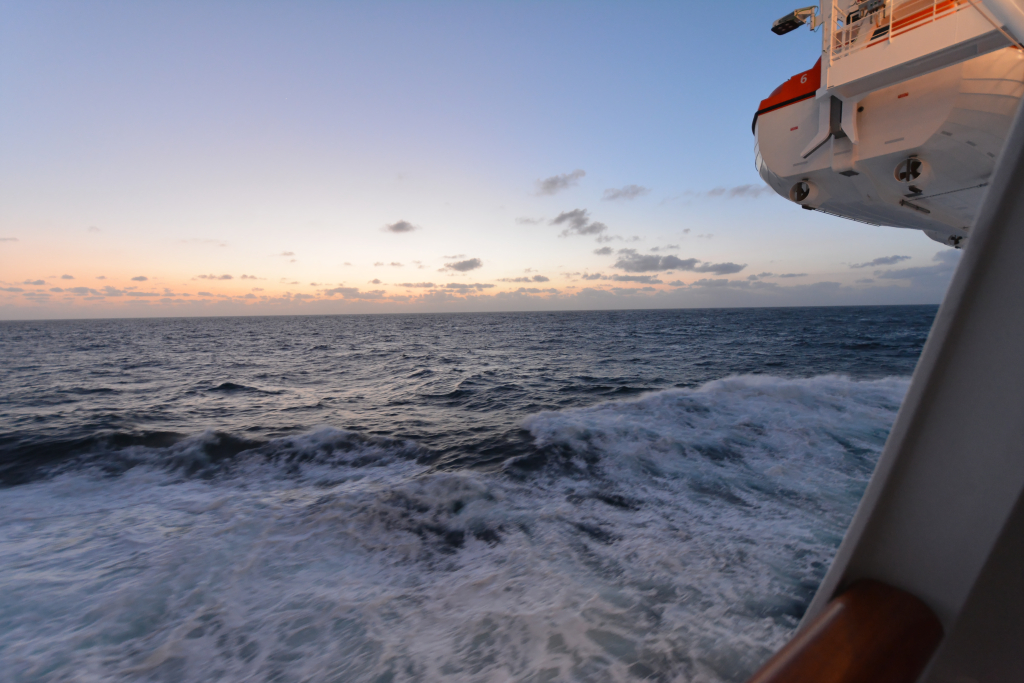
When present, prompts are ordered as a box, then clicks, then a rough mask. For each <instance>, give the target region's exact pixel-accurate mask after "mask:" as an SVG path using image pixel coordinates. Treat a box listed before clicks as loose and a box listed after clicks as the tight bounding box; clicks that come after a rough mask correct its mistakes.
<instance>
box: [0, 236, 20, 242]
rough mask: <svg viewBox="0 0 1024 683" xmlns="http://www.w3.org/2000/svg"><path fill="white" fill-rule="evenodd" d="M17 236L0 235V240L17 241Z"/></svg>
mask: <svg viewBox="0 0 1024 683" xmlns="http://www.w3.org/2000/svg"><path fill="white" fill-rule="evenodd" d="M17 241H18V238H17V237H0V242H17Z"/></svg>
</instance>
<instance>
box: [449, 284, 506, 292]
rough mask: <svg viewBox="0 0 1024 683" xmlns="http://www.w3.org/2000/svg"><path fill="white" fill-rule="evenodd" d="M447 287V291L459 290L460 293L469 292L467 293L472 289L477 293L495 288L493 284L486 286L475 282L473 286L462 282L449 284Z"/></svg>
mask: <svg viewBox="0 0 1024 683" xmlns="http://www.w3.org/2000/svg"><path fill="white" fill-rule="evenodd" d="M445 287H446V288H447V289H455V290H458V291H460V292H467V291H469V290H471V289H475V290H476V291H478V292H479V291H480V290H482V289H490V288H491V287H494V285H492V284H485V283H482V282H474V283H473V284H464V283H461V282H449V283H448V284H447V285H445Z"/></svg>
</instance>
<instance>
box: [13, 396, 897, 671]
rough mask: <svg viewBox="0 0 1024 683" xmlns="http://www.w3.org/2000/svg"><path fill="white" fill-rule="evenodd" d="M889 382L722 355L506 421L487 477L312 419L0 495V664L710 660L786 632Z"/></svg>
mask: <svg viewBox="0 0 1024 683" xmlns="http://www.w3.org/2000/svg"><path fill="white" fill-rule="evenodd" d="M906 386H907V381H906V380H905V379H883V380H875V381H854V380H851V379H848V378H845V377H841V376H821V377H815V378H810V379H782V378H776V377H765V376H740V377H733V378H729V379H724V380H720V381H715V382H710V383H707V384H705V385H703V386H701V387H699V388H696V389H673V390H667V391H660V392H654V393H649V394H645V395H642V396H640V397H638V398H635V399H632V400H625V401H614V402H606V403H601V404H598V405H594V406H591V407H588V408H578V409H569V410H563V411H547V412H541V413H537V414H535V415H532V416H530V417H528V418H526V419H525V420H524V421H523V427H524V428H525V429H526V430H527V431H528V433H529V437H530V439H532V443H533V446H532V447H531V449H530V451H529V452H528V453H526V454H521V455H517V456H516V457H514V458H511V459H509V460H507V461H506V462H505V464H504V466H503V468H501V469H500V470H497V471H479V470H477V471H475V470H462V471H444V470H443V469H441V468H439V466H438V464H437V463H436V462H435V461H434V455H433V454H432V453H431V452H430V451H429V449H427V448H424V447H423V446H421V445H419V444H417V443H415V442H413V441H409V440H401V439H392V438H388V437H381V436H376V437H375V436H366V435H361V434H357V433H353V432H350V431H343V430H338V429H332V428H327V427H324V428H320V429H317V430H314V431H311V432H306V433H304V434H301V435H298V436H293V437H288V438H280V439H274V440H271V441H268V442H262V443H256V442H250V441H247V440H246V439H245V438H243V437H241V436H238V435H227V434H219V433H216V432H206V433H203V434H199V435H196V436H193V437H189V438H186V439H178V440H174V442H173V443H165V444H158V443H150V444H139V443H134V444H128V445H124V446H121V447H119V446H116V445H110V444H109V443H108V444H107V445H105V446H103V447H102V448H100V447H98V446H97V447H95V448H93V449H92V450H90V451H89V452H87V453H84V454H82V455H81V457H79V458H77V459H76V460H74V461H73V462H71V463H68V462H64V463H62V464H61V469H60V470H57V471H55V472H53V473H52V474H51V476H49V477H48V478H44V479H39V480H36V481H34V482H31V483H27V484H24V485H21V486H15V487H11V488H7V489H3V490H0V590H2V591H3V594H4V599H3V600H2V601H0V633H2V634H3V638H0V669H2V670H3V671H4V672H5V677H6V679H7V680H11V681H36V680H48V681H49V680H52V681H64V680H68V681H70V680H76V681H81V680H95V681H119V680H147V681H148V680H152V681H179V680H180V681H192V680H224V681H241V680H268V681H269V680H275V681H293V680H294V681H375V682H381V683H383V682H385V681H394V682H398V681H495V682H497V681H508V680H515V681H537V682H539V681H563V680H565V681H568V680H574V681H628V680H662V681H734V680H742V679H744V678H745V677H746V676H747V675H748V674H749V673H750V672H751V671H752V670H753V669H754V668H755V667H756V666H757V665H758V664H759V663H760V661H762V660H763V659H764V658H765V657H766V656H767V655H768V654H769V653H770V652H771V651H772V650H773V649H774V648H776V647H778V646H779V645H780V644H781V643H782V642H783V641H784V640H785V638H786V637H787V636H788V635H789V633H790V632H791V630H792V629H793V627H794V626H795V625H796V623H797V621H798V619H799V617H800V615H801V614H802V612H803V610H804V609H805V607H806V604H807V602H808V600H809V597H810V595H811V593H812V592H813V590H814V588H815V586H816V585H817V583H818V581H820V578H821V576H822V575H823V573H824V569H825V566H826V564H827V563H828V561H829V560H830V558H831V556H832V554H833V553H834V551H835V547H836V546H837V544H838V541H839V539H840V537H841V534H842V533H843V530H844V529H845V527H846V525H847V523H848V521H849V518H850V516H851V515H852V513H853V510H854V507H855V505H856V502H857V500H858V499H859V497H860V495H861V492H862V491H863V487H864V485H865V484H866V481H867V478H868V477H869V475H870V471H871V469H872V467H873V465H874V462H875V459H876V457H877V454H878V452H879V450H880V449H881V446H882V444H883V442H884V439H885V436H886V434H887V432H888V429H889V427H890V425H891V423H892V420H893V418H894V417H895V411H896V410H897V408H898V405H899V402H900V400H901V399H902V396H903V394H904V392H905V391H906Z"/></svg>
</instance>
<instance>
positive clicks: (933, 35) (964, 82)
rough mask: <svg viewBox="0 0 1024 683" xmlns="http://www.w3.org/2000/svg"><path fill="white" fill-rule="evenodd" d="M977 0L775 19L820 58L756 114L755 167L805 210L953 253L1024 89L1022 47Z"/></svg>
mask: <svg viewBox="0 0 1024 683" xmlns="http://www.w3.org/2000/svg"><path fill="white" fill-rule="evenodd" d="M991 4H992V3H991V2H985V3H982V2H981V0H834V2H832V3H831V5H826V4H824V3H823V4H822V6H821V8H820V10H819V8H817V7H809V8H804V9H802V10H797V11H796V12H793V13H791V14H790V15H787V16H786V17H783V18H782V19H780V20H779V21H777V22H775V26H774V27H773V30H774V31H775V32H776V33H780V34H781V33H787V32H789V31H790V30H793V29H795V28H797V27H799V26H801V25H810V27H811V29H812V30H816V29H817V28H819V27H823V29H824V30H823V31H822V34H823V35H822V39H823V40H822V55H821V57H820V58H819V59H818V62H817V63H816V64H815V65H814V66H813V67H811V68H810V69H809V70H807V71H804V72H802V73H799V74H797V75H795V76H793V77H792V78H790V79H789V80H788V81H786V82H785V83H783V84H782V85H780V86H779V87H778V88H776V89H775V91H774V92H772V93H771V94H770V95H769V96H768V97H767V98H766V99H764V100H763V101H762V102H761V104H760V106H759V107H758V109H757V112H756V114H755V115H754V122H753V132H754V136H755V139H756V144H755V150H754V156H755V166H756V168H757V171H758V173H759V174H760V176H761V178H762V179H763V180H764V182H766V183H767V184H768V185H769V186H770V187H771V188H772V189H773V190H775V191H776V192H777V193H778V194H779V195H781V196H782V197H784V198H786V199H788V200H790V201H792V202H793V203H794V204H798V205H800V206H801V207H802V208H804V209H808V210H815V211H821V212H823V213H827V214H832V215H835V216H839V217H842V218H847V219H850V220H854V221H860V222H863V223H869V224H872V225H886V226H894V227H899V228H911V229H916V230H922V231H924V233H925V234H926V235H928V237H930V238H932V239H933V240H936V241H938V242H942V243H943V244H947V245H949V246H954V247H961V246H963V245H964V243H965V240H966V239H968V237H969V236H970V234H971V228H972V226H973V223H974V221H975V218H976V216H977V213H978V209H979V207H980V205H981V202H982V198H983V197H984V195H985V191H986V188H987V186H988V183H989V179H990V177H991V175H992V172H993V170H994V168H995V165H996V161H997V159H998V158H999V154H1000V151H1001V150H1002V148H1003V144H1004V142H1005V141H1006V138H1007V135H1008V132H1009V129H1010V124H1011V123H1012V121H1013V117H1014V115H1015V113H1016V111H1017V109H1018V105H1019V102H1020V100H1021V97H1022V96H1024V50H1022V49H1021V46H1020V45H1019V44H1018V43H1017V41H1015V40H1014V39H1013V38H1012V37H1011V34H1010V33H1009V32H1008V31H1007V30H1006V28H1005V22H1003V21H1002V20H1001V18H1000V16H999V15H1000V13H999V11H998V10H999V8H998V7H997V8H995V9H996V11H993V8H991V7H990V5H991Z"/></svg>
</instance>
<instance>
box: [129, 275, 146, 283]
mask: <svg viewBox="0 0 1024 683" xmlns="http://www.w3.org/2000/svg"><path fill="white" fill-rule="evenodd" d="M148 279H149V278H148V277H146V276H145V275H136V276H135V277H133V278H132V282H145V281H146V280H148Z"/></svg>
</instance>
